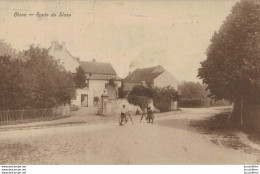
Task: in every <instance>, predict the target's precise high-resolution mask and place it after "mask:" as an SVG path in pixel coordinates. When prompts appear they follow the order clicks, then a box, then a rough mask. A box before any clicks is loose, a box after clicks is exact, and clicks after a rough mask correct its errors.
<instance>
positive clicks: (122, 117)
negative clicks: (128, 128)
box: [119, 105, 126, 126]
mask: <svg viewBox="0 0 260 174" xmlns="http://www.w3.org/2000/svg"><path fill="white" fill-rule="evenodd" d="M125 117H126V108H125V105H123V106H122V108H121V117H120V123H119V125H120V126H123V121H124V119H125Z"/></svg>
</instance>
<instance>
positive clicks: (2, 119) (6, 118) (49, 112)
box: [0, 108, 65, 124]
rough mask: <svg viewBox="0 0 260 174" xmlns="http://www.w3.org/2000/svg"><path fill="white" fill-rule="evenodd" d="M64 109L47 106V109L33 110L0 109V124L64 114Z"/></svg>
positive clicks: (44, 118) (43, 118)
mask: <svg viewBox="0 0 260 174" xmlns="http://www.w3.org/2000/svg"><path fill="white" fill-rule="evenodd" d="M64 115H65V114H64V109H61V108H49V109H33V110H7V111H0V124H8V123H9V122H14V121H21V122H23V121H25V120H35V119H36V120H46V119H47V118H52V117H61V116H64Z"/></svg>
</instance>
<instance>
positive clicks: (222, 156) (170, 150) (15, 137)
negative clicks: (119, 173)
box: [0, 108, 258, 164]
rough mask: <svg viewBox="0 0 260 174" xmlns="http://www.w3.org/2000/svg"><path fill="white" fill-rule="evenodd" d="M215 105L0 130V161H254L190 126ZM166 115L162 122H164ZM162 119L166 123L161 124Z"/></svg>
mask: <svg viewBox="0 0 260 174" xmlns="http://www.w3.org/2000/svg"><path fill="white" fill-rule="evenodd" d="M219 112H221V109H216V108H204V109H185V110H184V111H182V112H178V113H173V114H168V115H167V114H166V115H165V116H160V117H159V116H158V117H156V120H155V123H154V124H147V123H139V122H138V119H139V118H137V117H136V118H135V119H134V125H131V124H128V125H125V126H123V127H119V126H118V123H110V122H109V123H102V124H80V125H73V126H61V127H46V128H41V129H28V130H24V129H23V130H9V131H1V132H0V164H256V163H257V158H258V155H256V154H250V153H245V152H244V151H243V150H239V149H238V150H234V149H230V148H226V147H224V146H222V145H219V144H216V143H213V142H212V141H211V140H212V136H211V135H206V134H200V133H198V132H197V131H195V130H194V129H192V128H190V126H189V122H190V121H191V120H202V119H205V118H207V117H209V116H213V115H214V114H216V113H219ZM167 120H168V121H167ZM165 123H168V124H167V125H166V124H165Z"/></svg>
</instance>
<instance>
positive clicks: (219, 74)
mask: <svg viewBox="0 0 260 174" xmlns="http://www.w3.org/2000/svg"><path fill="white" fill-rule="evenodd" d="M259 21H260V5H259V2H257V1H254V0H244V1H241V2H238V3H236V4H235V6H234V7H233V9H232V11H231V14H230V15H229V16H228V17H227V19H226V21H224V23H223V25H222V26H221V28H220V29H219V31H218V32H215V33H214V35H213V37H212V39H211V44H210V46H209V47H208V50H207V59H206V60H205V61H204V62H202V63H201V68H200V69H199V71H198V77H199V78H201V79H203V83H205V84H207V85H208V89H209V90H210V92H211V97H213V98H215V99H226V100H228V101H230V102H234V110H233V114H232V120H233V121H235V122H240V124H243V115H242V113H243V104H244V103H245V102H247V103H250V102H253V103H255V102H260V101H259V100H260V22H259Z"/></svg>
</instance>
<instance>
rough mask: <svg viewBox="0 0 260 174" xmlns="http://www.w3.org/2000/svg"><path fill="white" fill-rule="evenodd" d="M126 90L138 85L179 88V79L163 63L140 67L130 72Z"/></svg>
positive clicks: (125, 83) (124, 81)
mask: <svg viewBox="0 0 260 174" xmlns="http://www.w3.org/2000/svg"><path fill="white" fill-rule="evenodd" d="M123 83H124V89H123V91H124V92H126V93H127V92H130V91H131V90H132V89H133V87H134V86H136V85H146V86H150V87H167V86H171V87H173V88H174V89H176V90H178V84H179V82H178V80H177V79H176V78H175V77H174V76H173V75H172V74H171V73H170V72H168V71H167V70H165V69H164V68H163V67H162V66H161V65H158V66H155V67H148V68H142V69H140V68H138V69H136V70H134V71H133V72H132V73H130V74H129V75H128V76H127V77H126V78H125V79H124V80H123Z"/></svg>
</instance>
